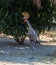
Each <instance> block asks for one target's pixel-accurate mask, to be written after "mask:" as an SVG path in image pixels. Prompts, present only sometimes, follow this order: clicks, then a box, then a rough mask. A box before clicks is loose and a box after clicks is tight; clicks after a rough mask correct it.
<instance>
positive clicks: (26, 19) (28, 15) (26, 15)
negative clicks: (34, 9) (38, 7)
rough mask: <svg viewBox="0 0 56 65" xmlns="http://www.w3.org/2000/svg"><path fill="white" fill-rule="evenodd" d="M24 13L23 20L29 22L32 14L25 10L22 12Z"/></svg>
mask: <svg viewBox="0 0 56 65" xmlns="http://www.w3.org/2000/svg"><path fill="white" fill-rule="evenodd" d="M22 15H23V17H22V18H21V19H22V20H23V22H27V21H28V19H29V17H30V14H29V13H28V12H26V11H25V12H22Z"/></svg>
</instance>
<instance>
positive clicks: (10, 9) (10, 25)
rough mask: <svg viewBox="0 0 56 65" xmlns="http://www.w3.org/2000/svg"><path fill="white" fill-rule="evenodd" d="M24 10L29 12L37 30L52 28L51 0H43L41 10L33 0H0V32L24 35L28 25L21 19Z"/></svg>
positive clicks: (32, 23)
mask: <svg viewBox="0 0 56 65" xmlns="http://www.w3.org/2000/svg"><path fill="white" fill-rule="evenodd" d="M23 11H27V12H29V14H30V18H29V21H30V23H31V25H32V26H33V27H34V28H35V29H36V30H38V31H40V32H41V31H44V30H45V29H49V28H50V26H51V22H52V20H53V6H52V2H50V1H49V0H41V9H40V10H38V8H37V7H36V6H34V5H33V0H0V32H1V33H2V32H3V33H5V34H8V35H13V36H16V37H18V36H21V35H24V34H25V32H26V31H27V29H28V27H27V24H26V23H24V22H23V21H22V20H20V18H21V17H22V15H21V13H22V12H23Z"/></svg>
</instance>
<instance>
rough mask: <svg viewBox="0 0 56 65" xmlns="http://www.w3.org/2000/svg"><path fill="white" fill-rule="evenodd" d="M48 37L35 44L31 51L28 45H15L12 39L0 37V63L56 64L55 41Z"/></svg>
mask: <svg viewBox="0 0 56 65" xmlns="http://www.w3.org/2000/svg"><path fill="white" fill-rule="evenodd" d="M41 38H42V40H44V39H43V36H42V37H41ZM45 39H46V37H45ZM49 39H50V38H49ZM49 39H48V38H47V39H46V41H47V40H48V41H47V42H41V45H39V46H35V48H34V50H33V53H32V51H31V49H30V47H28V46H24V45H21V46H20V45H17V44H16V41H15V40H14V39H11V38H0V65H56V54H55V53H56V42H52V43H51V42H49ZM51 40H52V39H51ZM31 56H33V57H34V58H33V59H31Z"/></svg>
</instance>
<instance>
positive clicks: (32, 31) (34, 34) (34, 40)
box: [21, 16, 40, 59]
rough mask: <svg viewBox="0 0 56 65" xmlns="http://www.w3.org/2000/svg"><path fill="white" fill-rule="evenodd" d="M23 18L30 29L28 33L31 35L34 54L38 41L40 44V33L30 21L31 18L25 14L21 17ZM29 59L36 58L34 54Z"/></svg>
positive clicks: (31, 46)
mask: <svg viewBox="0 0 56 65" xmlns="http://www.w3.org/2000/svg"><path fill="white" fill-rule="evenodd" d="M21 19H23V22H25V23H26V24H27V25H28V31H27V33H26V35H27V36H28V37H29V40H30V49H31V51H32V52H31V53H32V54H33V50H34V47H35V45H36V43H38V44H39V45H40V38H39V34H38V33H37V32H36V31H35V29H34V28H33V27H32V26H31V24H30V23H29V20H28V19H27V18H26V17H25V16H23V18H21ZM32 54H31V55H32ZM29 59H34V57H33V55H32V56H31V57H30V58H29Z"/></svg>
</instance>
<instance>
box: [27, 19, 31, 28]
mask: <svg viewBox="0 0 56 65" xmlns="http://www.w3.org/2000/svg"><path fill="white" fill-rule="evenodd" d="M27 25H28V27H29V28H30V27H32V26H31V25H30V23H29V21H28V20H27Z"/></svg>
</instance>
